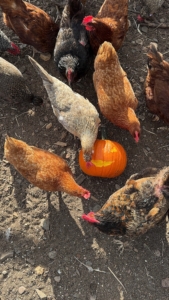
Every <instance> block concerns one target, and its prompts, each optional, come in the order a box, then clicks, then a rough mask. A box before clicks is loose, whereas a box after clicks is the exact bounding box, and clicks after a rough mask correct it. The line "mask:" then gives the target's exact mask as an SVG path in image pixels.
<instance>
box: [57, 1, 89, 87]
mask: <svg viewBox="0 0 169 300" xmlns="http://www.w3.org/2000/svg"><path fill="white" fill-rule="evenodd" d="M83 18H84V7H83V5H82V3H81V1H80V0H68V4H67V5H66V6H65V8H64V10H63V13H62V18H61V23H60V30H59V33H58V36H57V39H56V44H55V49H54V61H55V63H56V65H57V67H58V68H59V70H60V72H61V73H62V74H63V75H64V76H65V77H66V78H67V80H68V83H69V85H71V84H72V82H73V81H74V80H76V81H77V80H78V79H80V78H81V77H83V76H84V75H85V73H86V72H87V69H88V66H89V58H90V45H89V41H88V37H87V33H86V29H85V28H84V26H82V25H81V23H82V20H83Z"/></svg>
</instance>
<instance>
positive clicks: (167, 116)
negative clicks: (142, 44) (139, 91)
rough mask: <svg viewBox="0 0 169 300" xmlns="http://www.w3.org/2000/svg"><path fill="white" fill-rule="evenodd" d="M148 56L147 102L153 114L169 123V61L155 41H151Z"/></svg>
mask: <svg viewBox="0 0 169 300" xmlns="http://www.w3.org/2000/svg"><path fill="white" fill-rule="evenodd" d="M147 56H148V74H147V77H146V81H145V95H146V104H147V107H148V108H149V110H150V111H151V112H152V113H153V114H156V115H158V116H159V117H160V118H162V119H163V120H164V121H165V122H166V123H167V124H169V63H168V62H167V61H165V60H163V56H162V54H161V53H160V52H158V51H157V45H156V44H155V43H150V46H149V50H148V53H147Z"/></svg>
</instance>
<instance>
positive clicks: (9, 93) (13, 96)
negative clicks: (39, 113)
mask: <svg viewBox="0 0 169 300" xmlns="http://www.w3.org/2000/svg"><path fill="white" fill-rule="evenodd" d="M0 83H1V84H0V96H1V98H2V99H5V100H9V101H13V100H14V101H16V102H24V101H28V102H33V103H34V104H35V105H40V104H41V103H42V102H43V101H42V99H41V98H40V97H38V96H34V95H33V94H32V93H31V92H30V90H29V88H28V87H27V85H26V81H25V79H24V77H23V76H22V73H21V72H20V71H19V70H18V69H17V68H16V67H15V66H14V65H12V64H11V63H9V62H8V61H6V60H5V59H3V58H2V57H0Z"/></svg>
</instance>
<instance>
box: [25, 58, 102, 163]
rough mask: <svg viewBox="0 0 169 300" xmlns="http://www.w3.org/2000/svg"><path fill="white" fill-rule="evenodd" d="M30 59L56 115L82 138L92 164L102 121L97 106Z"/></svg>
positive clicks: (66, 126) (84, 149)
mask: <svg viewBox="0 0 169 300" xmlns="http://www.w3.org/2000/svg"><path fill="white" fill-rule="evenodd" d="M29 60H30V62H31V63H32V65H33V66H34V68H35V69H36V71H37V72H38V73H39V74H40V76H41V78H42V80H43V84H44V86H45V88H46V91H47V93H48V96H49V99H50V102H51V105H52V108H53V112H54V114H55V116H56V117H57V118H58V121H59V122H60V123H61V124H62V125H63V127H64V128H65V129H66V130H68V131H69V132H71V133H72V134H74V135H75V136H77V137H78V138H79V139H80V140H81V146H82V150H83V153H84V160H85V161H86V162H88V163H89V164H88V165H90V164H91V163H90V161H91V157H92V151H93V145H94V142H95V140H96V137H97V133H98V126H99V123H100V119H99V114H98V112H97V110H96V108H95V107H94V106H93V105H92V104H91V103H90V102H89V101H88V100H87V99H85V98H84V97H83V96H81V95H79V94H78V93H74V92H73V91H72V89H71V88H70V87H69V86H68V85H67V84H65V83H63V82H62V81H60V80H58V79H57V78H55V77H52V76H51V75H50V74H48V73H47V72H46V71H45V70H44V69H43V68H42V67H41V66H40V65H39V64H38V63H37V62H36V61H35V60H34V59H33V58H31V57H29Z"/></svg>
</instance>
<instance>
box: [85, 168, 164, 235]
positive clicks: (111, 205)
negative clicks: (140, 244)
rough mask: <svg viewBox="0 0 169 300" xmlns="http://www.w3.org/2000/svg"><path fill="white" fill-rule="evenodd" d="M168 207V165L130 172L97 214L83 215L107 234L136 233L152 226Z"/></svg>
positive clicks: (138, 233)
mask: <svg viewBox="0 0 169 300" xmlns="http://www.w3.org/2000/svg"><path fill="white" fill-rule="evenodd" d="M168 209H169V167H165V168H164V169H162V170H161V171H158V170H157V169H155V168H147V169H145V170H143V171H142V172H140V173H137V174H134V175H132V176H131V177H130V178H129V179H128V180H127V182H126V184H125V186H124V187H122V188H121V189H119V190H118V191H116V192H115V193H113V194H112V195H111V196H110V197H109V199H108V200H107V202H106V203H105V204H104V205H103V207H102V208H101V209H100V210H99V211H98V212H96V213H94V212H90V213H88V214H87V215H85V214H83V216H82V218H83V219H84V220H86V221H88V222H89V223H91V224H93V225H94V226H95V227H97V228H98V229H99V230H100V231H102V232H104V233H107V234H110V235H126V236H137V235H140V234H143V233H145V232H146V231H147V230H149V229H150V228H152V227H154V226H155V225H156V224H157V223H158V222H159V221H160V220H161V219H162V218H163V217H164V215H165V214H166V212H167V210H168Z"/></svg>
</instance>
